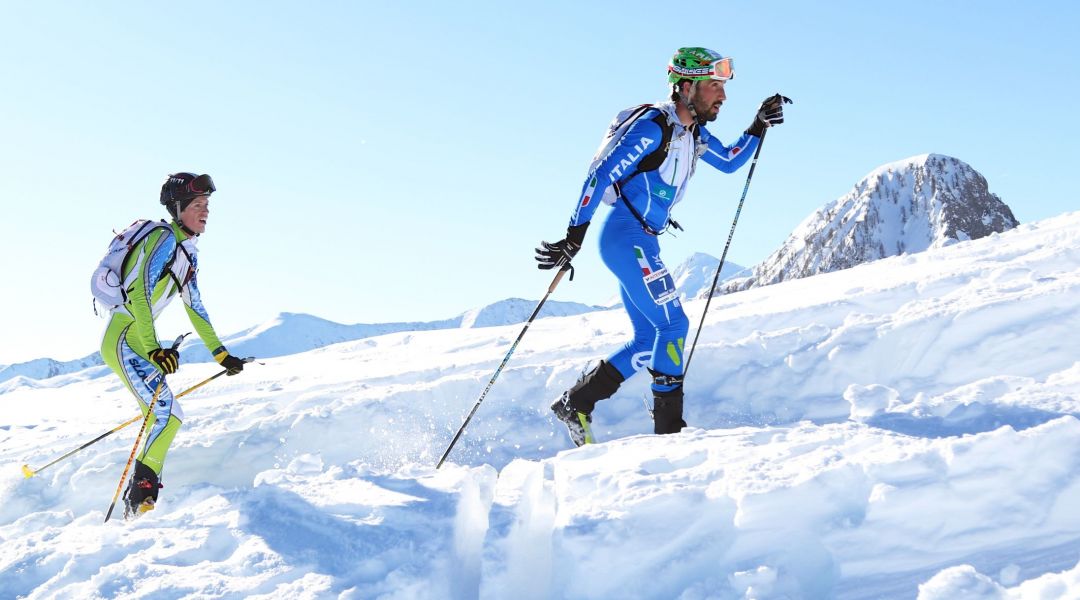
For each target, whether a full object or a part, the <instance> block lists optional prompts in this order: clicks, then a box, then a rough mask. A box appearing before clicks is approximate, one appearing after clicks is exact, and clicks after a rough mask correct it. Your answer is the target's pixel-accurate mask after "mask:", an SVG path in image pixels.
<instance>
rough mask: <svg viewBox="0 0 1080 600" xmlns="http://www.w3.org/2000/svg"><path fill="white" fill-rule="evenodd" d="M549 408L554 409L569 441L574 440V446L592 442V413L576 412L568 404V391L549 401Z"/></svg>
mask: <svg viewBox="0 0 1080 600" xmlns="http://www.w3.org/2000/svg"><path fill="white" fill-rule="evenodd" d="M551 410H553V411H555V416H556V417H558V419H559V420H560V421H562V422H563V423H564V424H565V425H566V430H567V431H568V432H569V433H570V441H571V442H574V445H575V446H577V447H579V448H580V447H581V446H584V445H585V444H591V443H593V436H592V427H591V425H592V415H587V414H585V413H582V412H578V411H577V410H574V408H572V407H571V406H570V392H569V391H566V392H563V393H562V396H559V397H558V398H556V399H555V401H554V402H552V403H551Z"/></svg>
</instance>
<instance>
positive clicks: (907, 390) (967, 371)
mask: <svg viewBox="0 0 1080 600" xmlns="http://www.w3.org/2000/svg"><path fill="white" fill-rule="evenodd" d="M703 304H704V302H700V301H693V302H690V303H688V305H687V310H688V313H689V314H690V316H691V319H692V321H696V316H697V314H696V311H700V310H701V308H702V306H703ZM519 330H520V328H519V327H517V326H506V327H493V328H477V329H453V330H438V331H427V332H409V333H395V334H390V335H385V336H379V337H372V338H366V339H362V340H356V341H350V342H345V343H342V344H337V345H333V346H328V347H324V348H319V349H316V350H313V351H310V352H307V353H304V354H299V355H293V356H288V357H282V358H276V359H270V360H267V361H266V364H265V365H251V366H250V367H249V368H248V369H246V370H245V372H244V373H243V374H242V375H240V376H237V377H228V378H222V379H219V380H216V381H215V382H214V383H212V384H210V385H208V386H206V387H205V388H202V389H200V390H199V391H197V392H195V393H194V394H192V395H191V396H189V397H187V398H185V399H184V409H185V413H186V415H187V416H186V419H185V420H184V427H183V429H181V431H180V433H179V435H178V437H177V440H176V442H175V444H174V448H173V451H172V453H171V454H170V456H169V459H168V461H167V463H166V466H165V476H164V484H165V488H164V489H163V490H162V497H161V498H162V499H161V503H160V505H159V508H158V509H157V510H156V511H154V512H152V513H150V514H149V515H147V516H146V517H144V518H142V519H140V520H138V521H134V522H131V523H126V524H125V523H115V522H114V523H109V524H104V525H103V524H102V523H101V521H102V518H103V516H104V511H105V509H106V508H107V506H108V501H109V499H110V498H111V497H112V494H113V492H114V491H115V489H116V483H117V478H118V477H119V474H120V471H121V470H122V468H123V463H124V461H125V460H126V459H127V457H128V453H129V452H130V449H131V443H132V440H133V437H134V432H133V431H131V429H130V428H129V429H127V430H124V431H123V432H122V433H119V434H116V435H113V436H111V437H109V438H106V440H105V441H102V442H100V443H99V444H97V445H95V446H93V447H91V448H90V449H87V450H85V451H83V452H82V453H80V454H77V455H75V456H74V457H72V458H69V459H67V460H65V461H63V462H61V463H59V464H57V465H56V466H55V467H52V468H50V469H48V470H45V471H42V472H41V473H40V474H39V475H38V476H36V477H34V478H32V479H29V480H24V479H23V478H22V477H21V475H20V473H19V465H21V464H22V463H29V464H30V465H31V466H32V467H40V466H41V465H43V464H45V463H47V462H48V461H49V460H51V459H53V458H55V457H57V456H59V455H61V454H62V453H63V452H66V451H68V450H70V449H72V448H75V447H77V446H78V445H79V444H81V443H83V442H85V441H87V440H89V439H91V438H93V437H94V436H96V435H99V434H100V433H102V432H104V431H107V430H108V429H109V428H111V427H113V426H114V425H115V424H117V423H119V422H121V421H123V420H124V419H126V418H128V417H130V416H132V415H133V414H135V412H136V411H135V407H134V402H133V401H132V400H131V399H130V398H128V397H127V396H126V392H125V391H124V390H123V389H122V387H121V386H120V384H119V382H118V381H116V380H114V379H113V378H100V379H96V380H90V381H86V382H81V383H79V384H74V385H71V386H67V387H62V388H42V389H27V388H20V389H17V390H14V391H12V392H10V393H9V394H7V395H6V396H5V398H4V401H3V402H0V424H2V425H0V542H2V543H0V597H15V596H19V595H27V596H29V597H31V598H51V597H71V598H74V597H110V598H112V597H116V598H134V597H146V596H154V597H180V596H185V595H192V596H199V597H212V598H216V597H229V598H233V597H236V598H239V597H266V598H270V597H273V598H280V597H289V598H293V597H296V598H326V597H330V598H440V599H441V598H477V597H479V598H485V599H488V598H491V599H495V598H664V599H667V598H685V599H690V598H914V597H919V598H923V599H926V600H930V599H934V600H945V599H950V600H952V599H956V598H986V599H989V598H995V599H999V598H1021V597H1022V598H1050V597H1053V598H1068V597H1078V595H1080V583H1078V582H1080V567H1078V566H1077V563H1078V559H1080V420H1078V418H1077V416H1078V415H1080V336H1077V335H1075V334H1076V332H1077V331H1080V213H1071V214H1068V215H1063V216H1061V217H1058V218H1054V219H1050V220H1046V221H1042V222H1039V223H1034V224H1028V225H1023V226H1020V227H1018V228H1016V229H1014V230H1011V231H1008V232H1006V233H1003V234H994V235H991V236H988V237H986V238H984V239H980V240H977V241H969V242H962V243H958V244H955V245H952V246H949V247H944V248H935V249H930V250H928V251H926V252H923V253H919V254H907V255H904V256H900V257H892V258H887V259H884V260H880V261H876V262H874V263H870V264H866V265H861V266H858V267H855V268H852V269H848V270H844V271H838V272H834V273H829V274H826V275H821V276H816V277H810V278H804V279H799V280H795V281H790V282H785V283H781V284H778V285H775V286H769V287H765V288H760V289H753V290H749V291H747V292H744V293H740V294H733V295H730V296H721V297H718V298H717V299H715V300H714V301H713V303H712V308H711V309H710V312H709V315H708V316H707V319H706V329H705V330H704V331H703V333H702V336H701V341H700V342H699V346H698V348H697V355H696V356H695V358H694V361H693V365H692V368H691V371H690V373H689V374H688V378H687V397H686V401H687V421H688V422H689V423H690V424H691V426H692V427H691V428H690V429H688V430H687V431H685V432H683V433H682V434H679V435H673V436H663V437H658V436H653V435H648V434H647V432H648V431H650V430H651V424H650V422H649V417H648V414H647V412H646V411H645V408H644V407H643V406H642V403H641V396H642V394H643V393H644V392H645V391H646V390H647V388H648V383H647V381H645V378H644V377H642V376H638V377H635V378H632V379H631V380H630V381H628V382H627V383H626V384H625V385H624V387H623V389H622V390H620V392H619V393H618V394H617V395H616V396H615V397H614V398H612V399H611V400H608V401H605V402H602V403H600V404H599V405H598V407H597V411H596V413H594V419H595V425H594V428H595V433H596V434H597V436H598V437H599V438H600V440H601V441H606V443H601V444H597V445H594V446H589V447H585V448H582V449H575V450H570V449H568V441H567V439H566V436H565V433H564V432H563V431H561V430H559V428H558V427H557V425H556V423H555V422H554V421H553V420H552V419H551V417H550V413H549V410H548V409H547V404H548V403H549V401H550V399H551V398H552V397H554V396H555V395H556V394H557V393H559V392H560V391H561V390H562V389H564V388H565V387H567V386H568V385H570V384H571V383H572V382H573V381H574V379H575V377H576V375H577V373H578V372H579V370H580V369H581V368H582V367H583V366H584V364H585V363H586V362H588V361H589V360H593V359H596V358H599V357H602V356H604V355H606V354H607V353H608V352H610V351H611V350H612V349H614V348H615V347H616V345H617V344H619V343H621V342H622V341H625V339H626V336H627V334H628V331H627V326H626V323H625V316H624V315H622V314H620V313H619V312H618V311H606V312H593V313H588V314H582V315H576V316H571V317H564V318H552V319H544V320H542V321H538V322H537V323H535V324H534V325H533V327H532V328H530V330H529V333H528V335H527V336H526V337H525V338H524V340H523V341H522V342H521V344H520V346H519V347H518V348H517V350H516V352H515V354H514V355H513V358H512V360H511V361H510V364H509V365H508V366H507V367H506V368H505V369H504V370H503V372H502V374H501V376H500V378H499V380H498V381H497V382H496V384H495V386H494V387H493V388H492V389H491V392H490V393H489V394H488V396H487V397H486V399H485V401H484V403H483V404H482V405H481V407H480V408H479V410H478V411H477V413H476V416H475V417H474V419H473V421H472V424H471V425H470V428H469V430H468V431H467V433H466V434H465V436H463V437H462V439H461V441H460V442H459V444H458V446H457V448H455V450H454V452H453V454H451V457H450V463H449V464H447V465H446V466H444V467H443V469H442V470H440V471H436V470H434V468H433V465H434V463H435V461H436V459H437V457H438V456H439V455H440V454H441V452H442V450H443V449H444V448H445V446H446V444H447V443H448V442H449V440H450V438H451V436H452V435H453V432H454V430H455V429H456V428H457V426H458V425H459V424H460V423H461V420H462V419H463V418H464V416H465V414H466V413H467V412H468V410H469V409H470V408H471V407H472V406H473V404H474V403H475V401H476V398H477V397H478V395H479V394H480V392H481V391H482V388H483V387H484V385H485V384H486V382H487V380H488V379H489V378H490V376H491V374H492V372H493V370H494V369H495V367H496V366H497V365H498V363H499V361H500V360H501V358H502V357H503V355H504V354H505V352H506V350H507V348H508V346H509V344H510V343H511V342H512V341H513V339H514V338H515V337H516V335H517V333H518V331H519ZM215 369H216V366H215V365H210V364H201V365H200V364H195V365H185V366H184V367H183V368H182V369H181V371H180V373H178V374H177V375H174V376H172V377H171V378H170V382H171V384H172V385H173V386H174V387H176V388H177V389H181V388H183V387H185V386H187V385H190V384H192V383H194V382H196V381H199V380H200V379H202V378H204V377H206V376H208V375H210V374H212V373H214V372H215ZM72 398H78V399H79V401H78V402H72V401H71V399H72Z"/></svg>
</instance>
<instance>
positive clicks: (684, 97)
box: [675, 81, 708, 125]
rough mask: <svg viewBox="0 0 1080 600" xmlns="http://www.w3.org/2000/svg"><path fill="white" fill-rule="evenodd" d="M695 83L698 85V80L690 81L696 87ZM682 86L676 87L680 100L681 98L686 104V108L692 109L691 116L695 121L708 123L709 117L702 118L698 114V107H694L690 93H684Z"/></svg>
mask: <svg viewBox="0 0 1080 600" xmlns="http://www.w3.org/2000/svg"><path fill="white" fill-rule="evenodd" d="M695 85H697V82H696V81H693V82H691V83H690V87H694V86H695ZM680 87H682V86H681V85H680V86H677V87H676V88H675V91H676V92H677V93H678V94H679V100H681V101H682V103H683V104H685V105H686V110H688V111H690V118H692V119H694V122H695V123H697V124H698V125H704V124H705V123H707V122H708V119H705V118H702V117H701V116H699V115H698V113H697V109H696V108H694V103H693V102H691V101H690V95H689V94H683V93H682V91H681V90H680V89H679V88H680Z"/></svg>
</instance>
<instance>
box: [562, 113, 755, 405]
mask: <svg viewBox="0 0 1080 600" xmlns="http://www.w3.org/2000/svg"><path fill="white" fill-rule="evenodd" d="M665 117H666V118H667V122H668V123H669V126H670V127H673V130H672V133H671V141H670V143H669V144H668V147H667V148H668V150H667V157H666V158H665V159H664V162H663V163H662V164H661V165H660V166H659V168H657V169H655V170H649V171H641V172H638V171H637V166H638V164H639V163H640V162H641V161H642V159H643V158H645V157H646V156H648V155H649V154H651V153H652V151H653V150H655V149H657V148H658V147H659V145H660V144H661V140H662V139H663V131H662V129H661V127H660V125H659V124H658V123H657V122H656V120H655V119H656V118H660V119H663V118H665ZM759 142H760V138H758V137H756V136H753V135H750V134H748V133H744V134H743V135H742V136H741V137H739V139H738V140H737V141H736V142H735V144H734V145H732V146H725V145H724V144H723V143H721V142H720V141H719V140H717V139H716V138H715V137H713V136H712V134H710V133H709V131H708V130H707V129H705V127H703V126H700V125H695V126H691V127H689V128H688V127H685V126H683V125H682V123H681V122H680V121H679V118H678V116H677V114H676V112H675V105H674V103H672V102H665V103H662V104H657V105H654V106H653V107H652V108H649V109H648V110H647V111H646V112H645V113H644V114H642V115H641V116H640V117H639V118H638V119H637V120H636V121H634V122H633V124H632V125H630V127H629V129H627V130H626V132H625V133H624V134H623V136H622V137H621V138H620V140H619V142H618V143H617V144H616V145H615V146H614V147H613V148H611V150H610V151H609V152H608V153H607V154H606V155H605V156H602V157H600V158H599V159H598V162H596V163H595V166H594V168H593V169H592V170H591V171H590V173H589V176H588V177H587V178H586V180H585V185H584V186H583V187H582V192H581V196H580V197H579V199H578V205H577V209H576V210H575V211H574V214H573V217H572V218H571V219H570V225H572V226H574V225H581V224H583V223H586V222H589V221H590V220H591V219H592V216H593V214H594V213H595V212H596V208H597V205H599V204H600V199H603V201H604V202H605V203H613V204H614V207H613V208H612V210H611V212H610V213H609V215H608V217H607V220H606V221H605V222H604V225H603V229H602V230H601V233H600V257H601V258H602V259H603V261H604V264H605V265H607V267H608V269H610V270H611V272H612V273H614V274H615V277H617V278H618V280H619V293H620V295H621V296H622V301H623V306H624V307H625V309H626V312H627V314H629V315H630V323H631V324H632V325H633V328H634V337H633V339H631V340H630V341H629V342H627V343H626V345H624V346H623V347H622V348H620V349H618V350H617V351H616V352H615V353H614V354H612V355H611V356H610V357H608V359H607V362H608V363H610V364H611V365H612V366H614V367H615V368H616V369H618V371H619V373H620V374H621V375H622V376H623V377H624V378H628V377H630V376H631V375H633V374H634V373H635V372H637V371H638V370H639V369H641V368H642V367H646V366H647V367H649V368H650V369H652V370H653V371H656V372H658V373H661V374H664V375H671V376H681V375H682V373H683V345H684V343H685V340H686V333H687V331H688V330H689V321H688V320H687V318H686V314H685V313H684V312H683V308H682V305H681V303H680V302H679V297H678V292H677V291H676V290H675V282H674V280H673V278H672V276H671V274H670V273H668V271H667V268H666V267H665V266H664V262H663V261H662V260H661V258H660V243H659V240H658V237H657V233H656V232H661V231H663V230H664V229H665V228H666V227H667V226H668V222H669V220H670V218H671V209H672V207H674V205H675V204H676V203H678V202H679V200H681V199H682V195H683V192H684V191H685V190H686V184H687V183H688V181H689V179H690V177H691V176H692V175H693V173H694V167H695V166H696V162H697V159H698V158H701V159H702V160H704V161H705V162H706V163H708V164H710V165H712V166H713V167H715V168H717V169H719V170H720V171H723V172H725V173H733V172H735V171H736V170H737V169H738V168H739V167H741V166H743V165H744V164H746V162H747V160H748V159H749V157H750V156H751V154H753V152H754V150H755V149H756V148H757V145H758V143H759ZM616 183H618V186H615V185H614V184H616ZM616 187H617V190H618V191H619V192H621V197H617V195H616V194H613V193H612V192H613V191H615V188H616ZM627 204H629V205H630V206H632V207H633V209H634V211H636V213H637V215H636V216H635V214H634V212H633V211H631V210H630V208H629V207H628V206H627ZM639 217H640V220H639ZM642 221H644V223H642ZM646 226H647V227H648V228H649V229H650V230H651V231H647V230H646ZM679 385H681V384H673V385H672V384H664V383H655V382H654V384H653V390H654V391H658V392H668V391H671V390H672V389H674V388H676V387H678V386H679Z"/></svg>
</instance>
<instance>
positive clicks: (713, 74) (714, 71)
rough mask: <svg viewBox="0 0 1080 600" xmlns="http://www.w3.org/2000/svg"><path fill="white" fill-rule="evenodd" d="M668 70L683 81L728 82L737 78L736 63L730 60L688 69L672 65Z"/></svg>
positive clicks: (724, 59)
mask: <svg viewBox="0 0 1080 600" xmlns="http://www.w3.org/2000/svg"><path fill="white" fill-rule="evenodd" d="M668 70H669V71H671V72H672V73H674V74H675V75H678V76H679V77H681V78H683V79H717V80H720V81H727V80H729V79H734V78H735V63H734V62H732V60H731V59H730V58H721V59H719V60H716V61H714V62H712V63H710V64H708V65H706V66H704V67H697V68H694V69H688V68H686V67H680V66H679V65H671V66H669V67H668Z"/></svg>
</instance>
